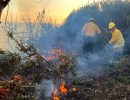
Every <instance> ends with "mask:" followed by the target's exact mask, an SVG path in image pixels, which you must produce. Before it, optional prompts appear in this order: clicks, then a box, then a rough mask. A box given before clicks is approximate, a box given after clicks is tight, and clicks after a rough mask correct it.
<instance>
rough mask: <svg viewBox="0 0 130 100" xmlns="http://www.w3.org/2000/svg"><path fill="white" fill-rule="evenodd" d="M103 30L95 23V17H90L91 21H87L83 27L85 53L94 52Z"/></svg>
mask: <svg viewBox="0 0 130 100" xmlns="http://www.w3.org/2000/svg"><path fill="white" fill-rule="evenodd" d="M100 33H101V31H100V29H99V28H98V26H97V25H96V24H95V20H94V19H93V18H90V19H89V22H88V23H86V24H85V25H84V27H83V29H82V34H83V35H82V36H83V41H84V45H83V53H84V54H85V53H87V52H94V51H95V46H96V45H95V44H96V43H95V41H96V39H97V37H98V34H100Z"/></svg>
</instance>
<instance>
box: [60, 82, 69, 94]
mask: <svg viewBox="0 0 130 100" xmlns="http://www.w3.org/2000/svg"><path fill="white" fill-rule="evenodd" d="M60 92H61V93H63V94H67V92H68V90H67V88H66V87H65V82H63V83H62V84H61V86H60Z"/></svg>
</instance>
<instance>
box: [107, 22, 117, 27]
mask: <svg viewBox="0 0 130 100" xmlns="http://www.w3.org/2000/svg"><path fill="white" fill-rule="evenodd" d="M114 26H116V25H115V23H114V22H110V23H109V26H108V28H109V29H111V28H113V27H114Z"/></svg>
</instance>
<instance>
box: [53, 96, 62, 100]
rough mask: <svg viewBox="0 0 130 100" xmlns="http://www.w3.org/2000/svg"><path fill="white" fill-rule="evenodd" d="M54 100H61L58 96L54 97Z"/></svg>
mask: <svg viewBox="0 0 130 100" xmlns="http://www.w3.org/2000/svg"><path fill="white" fill-rule="evenodd" d="M52 99H53V100H60V98H59V97H58V96H53V97H52Z"/></svg>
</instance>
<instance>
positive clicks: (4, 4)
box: [0, 0, 10, 20]
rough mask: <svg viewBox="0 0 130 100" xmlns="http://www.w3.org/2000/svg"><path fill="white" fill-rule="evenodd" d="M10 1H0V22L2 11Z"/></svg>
mask: <svg viewBox="0 0 130 100" xmlns="http://www.w3.org/2000/svg"><path fill="white" fill-rule="evenodd" d="M9 2H10V0H0V20H1V14H2V11H3V9H4V8H5V7H6V6H7V5H8V3H9Z"/></svg>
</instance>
